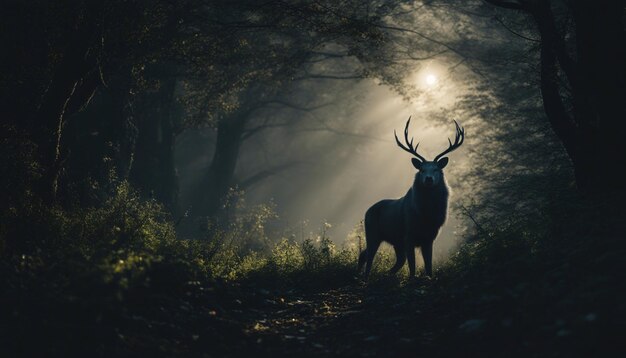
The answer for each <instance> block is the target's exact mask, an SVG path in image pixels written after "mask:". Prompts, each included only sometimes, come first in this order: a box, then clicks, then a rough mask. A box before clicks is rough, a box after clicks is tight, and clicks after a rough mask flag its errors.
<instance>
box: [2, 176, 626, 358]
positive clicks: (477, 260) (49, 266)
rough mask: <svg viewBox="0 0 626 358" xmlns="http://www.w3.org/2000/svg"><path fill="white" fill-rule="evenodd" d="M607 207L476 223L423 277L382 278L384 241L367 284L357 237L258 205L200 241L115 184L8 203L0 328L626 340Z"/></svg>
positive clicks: (241, 341) (419, 339) (173, 349)
mask: <svg viewBox="0 0 626 358" xmlns="http://www.w3.org/2000/svg"><path fill="white" fill-rule="evenodd" d="M614 203H619V201H616V202H614ZM615 207H616V206H615V205H614V204H613V205H611V204H607V206H606V207H604V208H598V207H596V206H590V205H588V204H584V203H583V204H580V205H571V206H569V207H568V209H567V210H559V211H557V212H553V213H551V214H550V215H549V216H542V215H536V216H533V217H532V218H530V219H529V218H524V217H517V218H511V219H510V220H503V221H500V222H499V223H498V224H497V225H490V226H488V227H484V228H483V230H482V232H481V235H480V236H479V237H476V238H474V239H473V240H471V241H468V242H466V243H464V244H463V245H462V246H461V247H460V249H459V251H458V252H457V253H455V254H454V255H453V256H452V257H450V259H449V260H448V261H447V262H445V263H443V264H441V265H439V266H438V267H436V271H435V278H434V279H432V280H426V279H425V278H418V279H415V280H408V279H407V274H406V271H403V272H401V273H400V274H399V275H397V276H392V277H390V276H388V275H387V274H386V273H385V272H386V270H387V269H388V268H389V267H391V266H392V264H393V261H394V257H393V254H392V252H391V250H381V251H380V253H379V254H378V255H377V258H376V261H375V265H374V271H373V275H372V277H371V279H370V282H368V283H367V284H364V283H363V282H362V281H360V280H359V279H358V277H357V276H356V262H357V255H358V251H359V250H358V245H356V244H354V243H353V245H348V246H345V247H337V246H336V245H334V244H333V243H332V241H331V240H330V239H329V238H328V237H326V235H325V233H324V232H321V233H320V235H319V237H317V238H315V239H309V240H305V241H303V242H296V241H294V240H291V239H289V238H281V239H279V240H277V241H275V242H274V243H272V242H273V241H272V239H271V238H268V237H266V236H265V234H264V232H263V230H260V229H259V228H262V227H263V225H262V222H263V220H262V218H259V216H255V215H254V214H253V213H252V214H250V213H249V214H248V215H247V216H246V217H247V219H246V220H238V221H237V223H236V225H235V226H232V227H230V228H229V230H227V231H222V232H219V233H217V234H214V235H213V236H212V237H211V240H181V239H177V237H176V232H175V228H174V226H173V224H172V220H171V218H170V217H169V216H168V214H167V213H166V212H165V211H164V210H163V208H162V207H161V206H160V205H158V204H157V203H155V202H152V201H143V200H140V199H139V197H138V196H137V194H136V193H134V192H133V190H132V189H131V188H130V187H129V186H128V185H127V184H125V183H121V184H120V185H119V186H117V187H116V188H115V191H114V193H113V195H112V196H111V198H110V199H109V200H108V201H106V202H105V203H104V204H103V205H102V206H100V207H97V208H89V209H86V210H80V211H76V212H71V211H64V210H61V209H58V208H47V207H45V206H43V205H38V204H37V203H36V202H34V201H31V202H28V204H25V205H23V206H20V207H14V208H10V209H9V210H8V211H5V212H3V217H2V220H3V222H4V223H11V224H10V225H3V226H2V230H0V235H1V236H0V239H1V241H0V242H1V243H2V246H1V248H2V251H1V254H2V261H1V263H0V275H1V277H2V279H3V282H4V287H3V288H4V290H3V293H2V294H1V295H0V298H1V303H2V304H1V306H0V307H2V308H1V309H0V315H1V318H2V319H0V335H1V336H2V337H3V340H5V342H3V343H4V344H3V346H4V347H5V350H7V351H8V353H9V355H15V356H27V355H50V354H53V355H54V354H60V355H85V354H89V355H106V356H110V355H129V354H134V353H138V352H141V353H144V354H150V353H152V354H158V355H168V356H179V355H190V354H191V355H196V354H198V355H200V354H201V353H206V352H211V353H213V354H216V355H239V354H240V353H242V352H244V351H246V350H251V351H258V352H264V351H267V352H270V351H272V350H273V349H274V350H275V349H276V344H281V346H280V347H283V346H282V344H286V345H285V346H284V349H285V350H284V351H280V352H274V351H272V352H274V353H275V354H283V355H289V354H300V353H302V352H301V351H299V350H301V349H302V348H301V347H304V346H302V345H298V344H295V343H294V345H290V344H289V342H288V341H289V339H287V340H286V341H285V339H283V340H280V339H279V338H277V337H296V336H297V335H298V334H300V333H298V332H300V330H304V329H306V330H311V329H312V328H311V327H315V326H320V327H326V328H324V330H319V331H315V332H318V333H313V334H312V336H311V337H314V338H315V339H317V340H318V341H319V342H324V344H318V343H314V344H315V345H314V346H313V348H315V347H316V346H317V345H319V346H321V347H325V348H319V349H318V352H317V353H319V354H320V355H334V354H338V353H337V352H342V351H346V350H347V351H354V352H360V351H362V352H363V353H364V354H365V353H371V352H377V353H380V354H385V353H389V352H392V351H393V352H395V353H398V354H402V353H403V352H408V351H411V350H415V349H418V348H419V349H420V350H422V351H424V352H429V354H430V355H434V356H458V355H459V354H460V353H461V352H462V353H463V354H467V355H486V356H502V355H503V354H507V355H511V356H520V357H521V356H541V357H544V356H545V357H548V356H584V355H594V354H597V353H598V352H603V353H605V354H609V353H611V352H613V351H618V352H626V347H624V343H622V340H621V333H622V332H624V331H625V328H626V326H625V324H624V322H626V319H625V318H626V304H625V302H626V290H625V289H624V285H623V282H625V279H626V277H625V274H624V273H625V272H626V270H624V269H625V266H626V265H625V261H624V260H623V257H624V256H625V254H626V243H625V242H624V240H623V233H624V232H626V231H625V230H623V229H624V224H623V222H622V220H621V218H623V217H624V216H623V212H620V211H616V210H615ZM259 215H260V216H262V217H263V218H267V217H269V215H268V212H267V210H266V208H263V210H262V211H261V213H260V214H259ZM546 217H549V218H550V219H551V220H546V219H545V218H546ZM359 235H360V234H359V232H358V230H357V233H356V234H355V235H354V236H355V237H358V236H359ZM254 237H257V238H258V241H259V242H261V243H262V244H255V245H250V240H253V239H254ZM244 244H245V245H244ZM251 247H256V248H260V249H258V250H257V249H251ZM302 302H304V303H302ZM325 312H326V313H325ZM344 312H347V313H345V314H350V317H351V318H350V320H342V319H340V317H342V316H341V315H343V314H344ZM272 317H273V318H272ZM296 317H297V318H296ZM272 319H273V321H272ZM292 319H295V320H296V321H293V322H296V323H293V322H292V321H291V320H292ZM390 320H391V321H390ZM268 322H274V323H273V324H270V323H268ZM276 322H279V323H276ZM297 322H299V323H297ZM389 322H391V323H389ZM420 322H422V323H420ZM423 322H427V324H425V323H423ZM257 324H258V325H257ZM270 326H271V327H270ZM254 327H257V328H258V329H257V330H255V329H253V328H254ZM259 327H260V328H259ZM264 327H265V328H264ZM364 327H368V328H366V329H364ZM349 332H357V333H354V334H352V333H349ZM358 332H360V333H358ZM381 332H382V333H381ZM316 334H317V336H316ZM345 334H352V335H351V336H350V337H352V338H350V339H351V340H348V341H338V340H335V339H333V337H335V336H341V335H345ZM199 337H200V338H199ZM259 339H261V340H262V341H263V342H268V343H264V344H259V343H255V342H257V341H258V340H259ZM277 339H278V341H277ZM311 339H313V338H311ZM379 339H380V340H381V341H380V342H383V341H384V342H387V343H384V344H383V343H380V344H370V343H371V342H375V341H377V340H379ZM359 342H367V343H366V344H362V343H361V344H359ZM389 347H393V348H389ZM510 347H516V348H515V350H514V351H511V350H510ZM309 348H311V347H309ZM298 352H299V353H298ZM324 352H325V353H324ZM317 353H316V354H317Z"/></svg>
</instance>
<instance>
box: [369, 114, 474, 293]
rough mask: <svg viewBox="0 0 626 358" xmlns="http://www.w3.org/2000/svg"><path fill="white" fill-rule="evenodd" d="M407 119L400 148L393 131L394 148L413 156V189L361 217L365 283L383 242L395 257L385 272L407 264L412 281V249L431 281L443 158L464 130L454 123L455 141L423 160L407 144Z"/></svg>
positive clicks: (442, 217) (441, 218) (443, 211)
mask: <svg viewBox="0 0 626 358" xmlns="http://www.w3.org/2000/svg"><path fill="white" fill-rule="evenodd" d="M410 123H411V117H409V119H408V120H407V122H406V126H405V127H404V142H405V143H404V144H402V143H401V142H400V140H399V139H398V135H397V134H396V131H395V130H394V132H393V134H394V136H395V138H396V144H397V145H398V146H399V147H400V148H401V149H403V150H404V151H406V152H409V153H410V154H412V155H413V156H414V158H412V159H411V163H412V164H413V166H414V167H415V169H417V173H416V174H415V179H414V180H413V185H412V186H411V188H409V190H408V191H407V193H406V195H404V196H403V197H402V198H400V199H385V200H381V201H379V202H377V203H376V204H374V205H372V206H371V207H370V208H369V209H368V210H367V211H366V213H365V220H364V226H365V244H366V247H365V250H363V251H362V252H361V253H360V255H359V263H358V271H359V272H362V270H363V265H365V274H364V279H365V280H366V281H367V279H368V277H369V274H370V271H371V269H372V263H373V261H374V256H376V252H377V251H378V248H379V246H380V244H381V243H382V242H383V241H384V242H387V243H389V244H391V246H393V249H394V251H395V254H396V263H395V264H394V265H393V267H392V268H391V270H389V274H390V275H394V274H395V273H397V272H398V271H399V270H400V269H401V268H402V267H403V266H404V264H405V262H406V261H408V263H409V277H410V278H413V277H415V249H416V248H420V251H421V253H422V258H423V259H424V270H425V273H426V276H427V277H429V278H430V277H432V262H433V243H434V241H435V239H436V238H437V235H438V234H439V230H440V229H441V227H442V226H443V224H444V223H445V221H446V218H447V215H448V197H449V193H450V191H449V188H448V184H447V183H446V181H445V178H444V175H443V169H444V168H445V167H446V165H448V158H447V157H445V155H447V154H449V153H450V152H452V151H454V150H456V149H458V148H459V147H460V146H461V145H462V144H463V141H464V140H465V129H464V128H463V127H461V126H460V125H459V123H458V122H457V121H456V120H455V121H454V124H455V126H456V137H455V140H454V143H453V142H452V141H451V140H450V138H448V143H449V146H448V149H446V150H444V151H443V152H441V153H440V154H438V155H437V156H436V157H435V159H433V160H432V161H428V160H426V158H424V157H423V156H421V155H420V154H419V153H418V152H417V148H418V146H419V142H418V143H417V144H416V145H415V147H414V146H413V138H411V140H409V125H410Z"/></svg>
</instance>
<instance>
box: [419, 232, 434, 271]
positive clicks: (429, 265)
mask: <svg viewBox="0 0 626 358" xmlns="http://www.w3.org/2000/svg"><path fill="white" fill-rule="evenodd" d="M421 251H422V257H423V258H424V270H425V271H426V276H428V277H431V276H432V275H433V243H432V241H431V242H429V243H427V244H424V245H422V250H421Z"/></svg>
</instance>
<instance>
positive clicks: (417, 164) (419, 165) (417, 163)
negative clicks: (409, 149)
mask: <svg viewBox="0 0 626 358" xmlns="http://www.w3.org/2000/svg"><path fill="white" fill-rule="evenodd" d="M411 163H413V166H414V167H415V169H417V170H420V169H421V168H422V161H421V160H419V159H417V158H412V159H411Z"/></svg>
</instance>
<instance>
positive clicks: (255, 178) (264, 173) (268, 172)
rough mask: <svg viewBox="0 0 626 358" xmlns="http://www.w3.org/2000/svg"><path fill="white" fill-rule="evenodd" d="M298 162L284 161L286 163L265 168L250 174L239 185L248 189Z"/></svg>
mask: <svg viewBox="0 0 626 358" xmlns="http://www.w3.org/2000/svg"><path fill="white" fill-rule="evenodd" d="M296 164H298V163H297V162H289V163H284V164H280V165H276V166H273V167H270V168H267V169H263V170H261V171H259V172H258V173H255V174H253V175H251V176H249V177H248V178H246V179H244V180H242V181H241V182H240V183H239V187H240V188H242V189H244V190H245V189H247V188H249V187H251V186H252V185H254V184H256V183H258V182H260V181H262V180H264V179H267V178H269V177H271V176H274V175H276V174H278V173H280V172H282V171H285V170H287V169H289V168H291V167H293V166H294V165H296Z"/></svg>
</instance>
